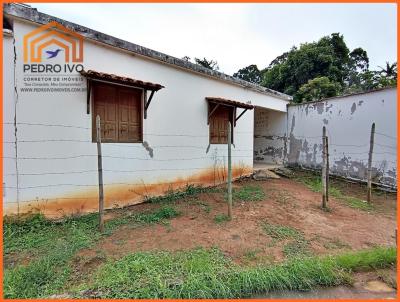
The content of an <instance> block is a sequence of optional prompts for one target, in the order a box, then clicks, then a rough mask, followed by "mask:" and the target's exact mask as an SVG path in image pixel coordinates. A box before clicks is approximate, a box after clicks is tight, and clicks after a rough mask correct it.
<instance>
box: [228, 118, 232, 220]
mask: <svg viewBox="0 0 400 302" xmlns="http://www.w3.org/2000/svg"><path fill="white" fill-rule="evenodd" d="M231 147H232V124H231V122H228V217H229V219H232V150H231Z"/></svg>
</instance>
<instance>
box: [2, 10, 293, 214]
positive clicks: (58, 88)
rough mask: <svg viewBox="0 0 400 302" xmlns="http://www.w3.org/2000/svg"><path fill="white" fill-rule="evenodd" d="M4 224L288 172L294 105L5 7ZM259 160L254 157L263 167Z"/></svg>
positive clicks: (209, 73) (67, 24)
mask: <svg viewBox="0 0 400 302" xmlns="http://www.w3.org/2000/svg"><path fill="white" fill-rule="evenodd" d="M3 62H4V63H3V87H4V91H3V140H4V142H3V151H4V158H3V167H4V169H3V171H4V172H3V188H4V193H3V209H4V214H5V215H7V214H15V213H25V212H28V211H35V210H40V211H42V212H43V213H45V214H46V215H48V216H60V215H62V214H71V213H76V212H80V213H81V212H82V213H83V212H92V211H96V209H97V204H98V172H97V145H96V124H95V119H96V116H97V115H99V116H100V119H101V127H102V129H101V136H102V155H103V158H102V161H103V170H104V171H103V173H104V188H105V205H106V208H112V207H115V206H116V207H121V206H125V205H130V204H135V203H138V202H141V201H143V200H144V199H145V197H146V196H151V195H158V194H163V193H165V192H166V191H167V190H169V189H177V188H181V187H184V186H186V185H187V184H194V185H209V184H215V183H221V182H223V181H224V180H225V175H226V174H225V168H226V164H227V145H226V143H227V124H228V123H227V122H228V121H231V122H232V124H233V125H234V126H235V127H234V128H233V131H232V132H233V144H234V146H233V173H234V176H235V177H238V176H240V175H245V174H249V173H251V172H252V171H253V163H254V161H263V162H267V163H281V162H282V158H283V155H284V154H285V153H286V151H285V150H286V144H285V142H286V126H287V125H286V110H287V106H286V105H287V104H288V102H289V101H290V99H291V98H290V97H289V96H288V95H285V94H282V93H279V92H276V91H273V90H270V89H267V88H264V87H261V86H258V85H254V84H251V83H248V82H245V81H242V80H239V79H236V78H233V77H231V76H229V75H226V74H223V73H220V72H217V71H212V70H209V69H206V68H203V67H201V66H199V65H195V64H192V63H190V62H187V61H185V60H181V59H177V58H174V57H172V56H169V55H166V54H163V53H160V52H157V51H153V50H150V49H147V48H145V47H142V46H139V45H136V44H133V43H130V42H127V41H123V40H120V39H118V38H115V37H111V36H109V35H106V34H103V33H100V32H97V31H95V30H92V29H89V28H86V27H83V26H81V25H78V24H74V23H71V22H68V21H65V20H61V19H59V18H56V17H53V16H50V15H47V14H43V13H41V12H38V11H37V10H36V9H34V8H31V7H30V6H27V5H22V4H5V5H4V28H3ZM253 154H254V156H253Z"/></svg>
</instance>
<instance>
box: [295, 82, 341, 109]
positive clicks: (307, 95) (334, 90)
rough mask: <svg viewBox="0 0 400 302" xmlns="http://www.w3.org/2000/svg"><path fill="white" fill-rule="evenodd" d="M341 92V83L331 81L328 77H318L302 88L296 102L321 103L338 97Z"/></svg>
mask: <svg viewBox="0 0 400 302" xmlns="http://www.w3.org/2000/svg"><path fill="white" fill-rule="evenodd" d="M340 90H341V86H340V84H339V83H337V82H333V81H331V80H329V78H328V77H317V78H315V79H312V80H309V81H308V82H307V84H304V85H302V86H301V87H300V89H299V90H298V92H297V93H296V94H295V96H294V101H295V102H297V103H302V102H313V101H319V100H321V99H323V98H328V97H333V96H336V95H338V93H339V91H340Z"/></svg>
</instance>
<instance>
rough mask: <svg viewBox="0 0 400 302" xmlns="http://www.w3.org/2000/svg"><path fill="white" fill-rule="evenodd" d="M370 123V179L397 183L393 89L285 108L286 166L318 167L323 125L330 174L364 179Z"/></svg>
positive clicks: (395, 97)
mask: <svg viewBox="0 0 400 302" xmlns="http://www.w3.org/2000/svg"><path fill="white" fill-rule="evenodd" d="M373 122H375V124H376V134H375V145H374V152H373V159H372V169H373V170H372V175H373V181H375V182H377V183H381V184H385V185H389V186H396V179H397V89H396V88H391V89H383V90H379V91H375V92H369V93H364V94H357V95H351V96H344V97H337V98H332V99H327V100H325V101H322V102H316V103H311V104H310V103H309V104H301V105H290V106H288V133H289V139H290V143H289V150H288V164H289V165H300V166H303V167H307V168H320V167H321V163H322V153H321V151H322V138H321V137H322V127H323V126H326V129H327V135H328V141H329V156H330V157H329V161H330V172H331V173H332V174H336V175H340V176H344V177H348V178H355V179H358V180H364V181H365V180H366V173H367V167H368V151H369V142H370V133H371V125H372V123H373Z"/></svg>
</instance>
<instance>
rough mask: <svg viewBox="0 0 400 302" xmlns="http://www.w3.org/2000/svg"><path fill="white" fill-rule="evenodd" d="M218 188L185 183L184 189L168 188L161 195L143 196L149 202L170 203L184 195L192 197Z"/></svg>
mask: <svg viewBox="0 0 400 302" xmlns="http://www.w3.org/2000/svg"><path fill="white" fill-rule="evenodd" d="M218 190H219V189H218V188H214V187H202V186H194V185H189V184H188V185H186V187H185V189H183V190H176V191H174V190H172V189H168V191H166V192H165V194H164V195H163V196H154V197H149V196H146V197H145V201H147V202H151V203H160V202H164V203H171V202H175V201H177V200H179V199H182V198H186V197H194V196H196V195H198V194H200V193H205V192H218Z"/></svg>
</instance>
